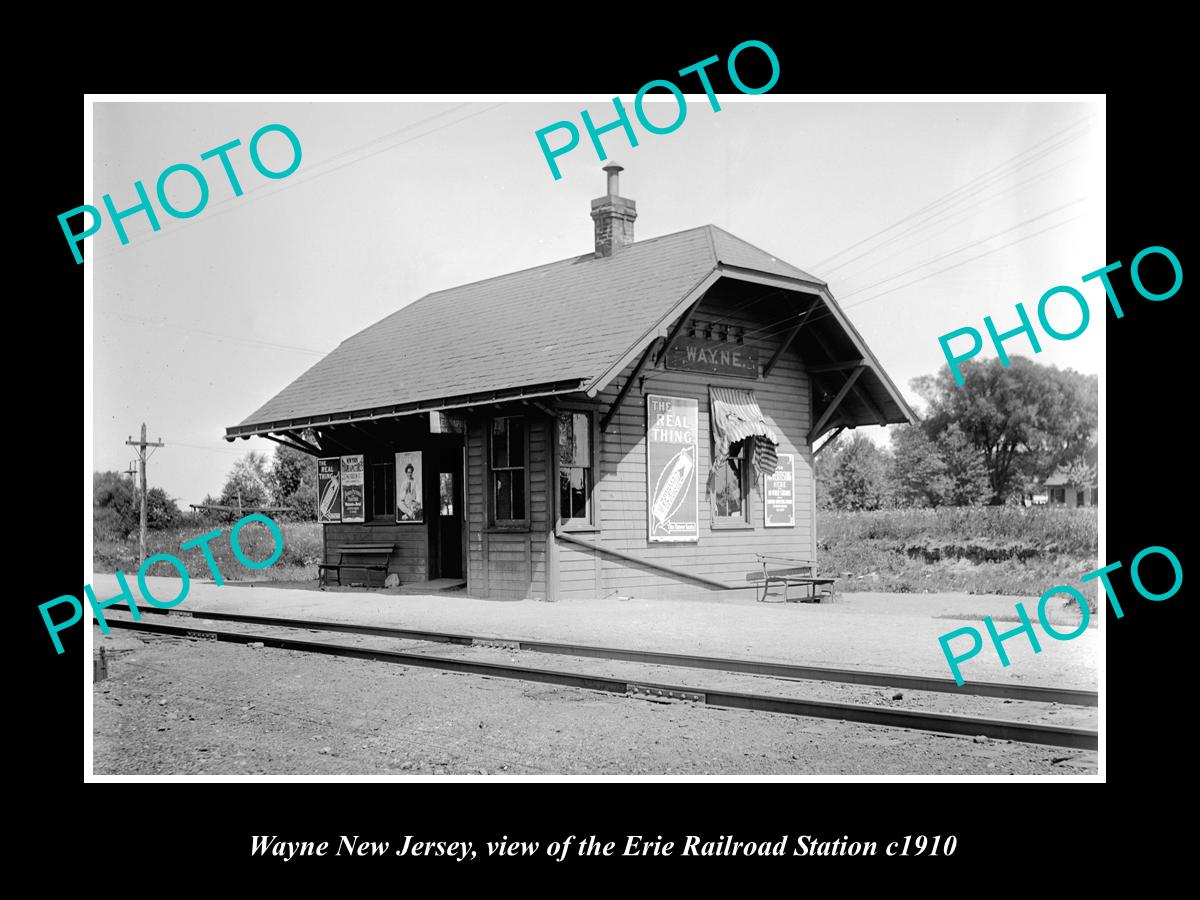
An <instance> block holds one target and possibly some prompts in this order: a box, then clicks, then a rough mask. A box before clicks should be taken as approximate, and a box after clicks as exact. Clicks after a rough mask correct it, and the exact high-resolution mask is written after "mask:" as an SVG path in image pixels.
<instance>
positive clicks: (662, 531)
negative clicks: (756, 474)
mask: <svg viewBox="0 0 1200 900" xmlns="http://www.w3.org/2000/svg"><path fill="white" fill-rule="evenodd" d="M699 414H700V403H699V401H698V400H694V399H691V398H689V397H664V396H659V395H657V394H647V395H646V490H647V497H646V502H647V506H646V509H647V513H648V517H649V523H648V527H649V532H650V534H649V537H650V540H651V541H658V542H668V541H699V540H700V479H699V478H698V477H697V474H698V473H697V468H698V464H697V443H696V441H697V435H696V426H697V423H698V421H699Z"/></svg>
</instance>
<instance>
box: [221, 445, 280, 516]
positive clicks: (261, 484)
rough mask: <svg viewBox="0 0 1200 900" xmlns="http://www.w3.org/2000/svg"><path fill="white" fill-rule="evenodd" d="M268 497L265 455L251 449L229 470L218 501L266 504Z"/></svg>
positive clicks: (268, 500) (269, 496)
mask: <svg viewBox="0 0 1200 900" xmlns="http://www.w3.org/2000/svg"><path fill="white" fill-rule="evenodd" d="M270 499H271V492H270V489H269V488H268V487H267V455H266V454H265V453H258V452H256V451H254V450H251V451H250V452H249V453H247V454H246V455H245V456H243V457H242V458H241V459H239V460H238V461H237V462H235V463H234V464H233V468H232V469H230V470H229V475H228V476H226V478H225V487H223V488H222V489H221V497H220V499H219V501H218V502H219V503H220V504H221V505H223V506H238V505H241V506H266V505H268V503H269V502H270Z"/></svg>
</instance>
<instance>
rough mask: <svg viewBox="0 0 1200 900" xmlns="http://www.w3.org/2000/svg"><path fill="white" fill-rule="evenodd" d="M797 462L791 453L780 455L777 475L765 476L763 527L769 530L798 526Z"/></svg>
mask: <svg viewBox="0 0 1200 900" xmlns="http://www.w3.org/2000/svg"><path fill="white" fill-rule="evenodd" d="M795 462H796V459H795V457H794V456H793V455H792V454H791V453H780V454H779V466H778V468H776V469H775V474H774V475H764V476H763V525H764V526H766V527H767V528H794V527H795V525H796V469H795Z"/></svg>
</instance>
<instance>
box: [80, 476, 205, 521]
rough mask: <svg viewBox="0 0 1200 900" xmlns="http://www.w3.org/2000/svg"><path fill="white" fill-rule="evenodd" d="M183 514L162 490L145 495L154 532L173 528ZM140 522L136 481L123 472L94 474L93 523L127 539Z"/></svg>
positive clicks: (151, 490)
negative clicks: (134, 482)
mask: <svg viewBox="0 0 1200 900" xmlns="http://www.w3.org/2000/svg"><path fill="white" fill-rule="evenodd" d="M182 515H183V513H181V512H180V511H179V507H178V506H177V505H176V503H175V501H174V500H173V499H172V498H171V497H169V496H167V492H166V491H164V490H163V489H162V488H158V487H155V488H150V493H148V494H147V495H146V526H147V527H148V528H152V529H160V528H170V527H172V526H173V525H175V524H177V523H178V522H179V520H180V518H181V517H182ZM140 521H141V500H140V498H139V497H138V494H137V491H136V490H135V489H134V486H133V481H132V480H131V479H130V478H128V477H127V476H125V475H123V474H122V473H120V472H93V473H92V524H93V525H94V526H95V527H97V528H100V529H101V530H104V531H107V532H109V533H111V534H115V535H116V536H118V537H125V536H126V535H129V534H131V533H133V532H134V531H135V530H136V529H137V528H138V525H139V522H140Z"/></svg>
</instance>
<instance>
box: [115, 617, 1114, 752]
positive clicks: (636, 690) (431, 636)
mask: <svg viewBox="0 0 1200 900" xmlns="http://www.w3.org/2000/svg"><path fill="white" fill-rule="evenodd" d="M110 608H111V609H122V607H115V606H114V607H110ZM125 611H128V610H127V609H125ZM163 612H165V611H163ZM176 616H178V614H177V613H176V614H175V616H172V618H174V617H176ZM181 618H182V617H181ZM188 618H212V619H213V620H218V619H223V620H225V621H232V622H241V623H243V624H258V625H270V626H275V627H284V628H305V629H311V630H317V631H327V632H328V631H337V632H348V633H352V634H360V635H371V636H381V637H390V638H406V639H417V640H431V641H432V640H438V641H440V642H442V643H459V644H463V643H468V644H475V643H496V642H501V641H502V639H498V638H479V637H473V636H467V635H447V634H444V633H441V632H423V631H412V630H408V629H396V628H384V627H378V626H367V625H344V624H341V623H333V622H316V621H307V620H300V619H283V618H277V617H273V616H246V615H241V614H235V613H200V612H193V613H192V614H191V616H188ZM106 621H107V622H108V624H109V625H110V626H111V627H115V628H123V629H128V630H132V631H140V632H147V633H152V634H164V635H170V636H173V637H180V638H190V639H196V640H211V641H224V642H229V643H237V644H251V643H261V644H262V645H263V646H264V647H274V648H278V649H281V650H299V651H303V652H307V653H321V654H325V655H327V656H341V657H347V658H351V659H366V660H373V661H376V662H387V663H394V664H399V665H406V666H415V667H420V668H430V669H439V670H442V671H449V672H462V673H466V674H473V675H485V676H490V677H493V678H509V679H515V680H520V681H534V682H540V683H543V684H554V685H561V686H565V687H575V688H584V689H587V690H595V691H604V692H607V693H615V694H629V695H633V696H639V695H640V696H652V697H654V696H657V697H670V698H675V699H683V700H690V701H694V702H698V703H704V704H706V705H709V706H717V707H724V708H728V709H746V710H753V711H758V712H774V713H783V714H785V715H795V716H809V717H814V718H823V719H842V720H845V721H849V722H861V723H868V724H874V725H885V726H889V727H893V728H908V729H918V730H922V731H938V732H943V733H947V734H957V735H970V736H984V737H989V738H995V739H997V740H1011V741H1023V742H1027V743H1035V744H1050V745H1053V746H1058V747H1071V748H1074V749H1081V750H1096V749H1097V747H1098V736H1097V733H1096V732H1095V731H1094V730H1091V729H1086V728H1075V727H1071V726H1063V725H1050V724H1041V723H1030V722H1015V721H1010V720H1006V719H992V718H984V717H977V716H963V715H957V714H953V713H941V712H930V711H924V710H905V709H895V708H892V707H883V706H869V705H862V704H852V703H840V702H834V701H825V700H811V699H800V698H791V697H780V696H773V695H769V694H757V693H747V692H742V691H730V690H723V689H708V688H703V689H701V688H696V687H685V686H681V685H675V684H664V683H657V682H641V681H632V680H630V679H628V678H618V677H612V676H607V675H594V674H585V673H580V672H570V671H562V670H556V669H545V668H534V667H529V666H514V665H509V664H507V663H499V662H484V661H481V660H471V659H452V658H446V657H439V656H429V655H425V654H422V653H411V652H406V651H402V650H384V649H378V648H370V647H352V646H347V645H344V644H332V643H325V642H323V641H311V640H304V639H301V638H295V637H282V636H279V635H272V634H253V633H249V632H238V631H218V630H214V629H210V628H199V627H196V626H194V625H174V624H168V623H166V622H149V621H134V620H132V619H120V618H112V619H107V620H106ZM509 645H510V644H503V643H501V646H509ZM511 645H519V647H520V648H521V649H528V650H535V651H541V652H553V653H567V652H568V651H567V650H565V649H562V648H567V647H569V648H571V649H572V651H579V650H593V651H600V650H606V649H607V648H588V647H581V646H579V645H573V644H552V643H549V642H541V641H514V642H511ZM546 647H553V648H558V649H553V650H548V651H547V650H545V648H546ZM514 648H515V646H514ZM616 654H619V655H616ZM570 655H574V656H589V655H590V656H598V655H600V654H599V653H598V652H595V653H591V654H588V653H579V652H572V653H571V654H570ZM662 657H665V658H666V659H675V660H681V659H688V660H703V661H705V662H707V663H710V664H711V663H716V662H722V663H728V664H745V665H753V666H764V667H775V668H780V667H782V668H784V669H799V670H802V671H804V672H806V673H810V674H805V675H801V676H783V677H800V678H808V679H813V678H817V677H818V676H817V675H814V674H811V673H812V672H818V671H825V672H839V673H841V670H820V669H813V668H811V667H798V666H797V667H793V666H785V665H782V664H776V663H757V662H748V661H742V660H716V659H711V658H708V657H688V656H682V655H679V654H657V653H651V652H647V651H628V650H613V651H611V652H610V654H608V655H605V657H604V658H611V659H621V660H625V661H636V662H643V663H655V664H659V665H685V664H684V663H681V662H678V661H676V662H664V661H663V659H662ZM698 667H699V668H721V669H722V670H723V671H738V672H751V673H753V674H775V673H774V672H770V671H763V670H761V669H758V668H755V669H733V668H728V667H725V666H722V667H718V666H716V665H701V666H698ZM842 674H852V675H873V676H876V677H879V678H886V679H887V680H886V681H882V682H874V681H858V680H855V681H853V682H852V683H858V684H864V683H865V684H876V683H880V684H886V685H887V686H903V682H902V681H900V680H897V676H890V675H885V674H883V673H842ZM914 677H915V676H898V678H899V679H911V678H914ZM823 680H836V679H823ZM920 680H921V681H924V680H925V679H920ZM929 680H931V681H938V679H929ZM950 683H951V684H953V682H950ZM978 686H979V685H976V687H978ZM994 687H1007V686H1004V685H994ZM1026 690H1028V689H1026ZM1038 690H1041V691H1045V690H1053V689H1049V688H1040V689H1038ZM993 696H996V695H993ZM1001 696H1006V697H1007V696H1009V695H1001ZM1018 699H1029V698H1028V697H1024V698H1018ZM1041 702H1045V701H1041Z"/></svg>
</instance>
